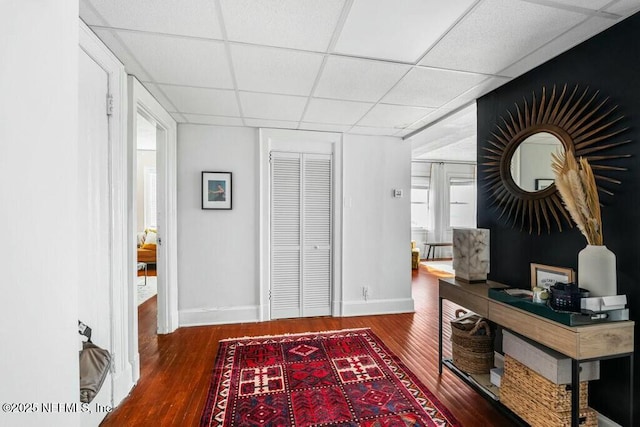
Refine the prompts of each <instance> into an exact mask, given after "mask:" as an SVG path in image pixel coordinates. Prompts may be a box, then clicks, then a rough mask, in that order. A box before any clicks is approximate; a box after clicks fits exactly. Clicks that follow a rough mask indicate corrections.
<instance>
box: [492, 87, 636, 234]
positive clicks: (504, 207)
mask: <svg viewBox="0 0 640 427" xmlns="http://www.w3.org/2000/svg"><path fill="white" fill-rule="evenodd" d="M557 92H560V93H557ZM598 93H599V91H596V92H595V93H593V94H592V95H590V94H589V88H586V89H584V90H582V89H579V88H578V86H575V87H574V88H573V90H571V89H569V90H567V85H566V84H565V85H564V87H563V88H562V90H561V91H556V87H555V85H554V86H553V88H552V90H551V93H550V94H547V90H546V88H545V87H543V88H542V92H541V94H540V99H539V101H538V99H537V98H536V94H535V92H534V93H533V96H532V99H531V102H530V103H529V101H528V100H527V99H526V98H525V99H524V104H523V105H522V106H520V105H518V104H517V103H516V104H515V107H516V111H515V114H513V113H512V112H511V111H508V118H505V117H501V121H502V124H498V125H497V126H496V128H497V130H496V131H494V132H491V135H492V138H491V139H489V140H488V143H489V146H487V147H485V148H484V149H485V150H486V154H485V155H484V159H485V162H484V163H483V164H482V165H483V167H484V170H485V180H486V183H485V187H486V190H487V191H488V194H489V196H490V198H491V199H493V200H492V203H491V205H492V206H497V208H498V210H499V211H500V217H499V218H502V217H503V216H505V215H506V218H507V221H509V222H511V226H512V227H514V226H516V224H520V229H521V230H525V229H527V228H528V231H529V234H531V233H533V231H534V230H536V231H537V233H538V234H540V232H541V230H543V229H544V228H546V230H547V232H549V233H550V232H551V229H552V224H556V225H557V228H558V230H560V231H562V222H563V219H564V221H566V222H567V223H568V224H569V226H572V225H571V224H572V223H571V220H570V217H569V214H568V213H567V211H566V209H565V208H564V206H563V204H562V200H561V198H560V194H559V193H558V191H557V189H556V186H555V185H554V184H551V185H549V186H547V187H546V188H541V189H539V190H537V189H535V188H529V187H527V186H523V185H520V184H519V183H516V181H515V180H514V177H513V167H514V166H513V163H512V162H513V160H514V153H516V152H517V150H518V149H519V148H520V147H521V146H523V143H524V142H525V140H528V139H531V138H533V137H539V136H540V135H544V136H545V137H547V138H551V139H556V140H557V141H556V144H557V147H561V148H562V149H564V150H570V151H572V152H573V153H574V154H575V156H576V157H577V158H579V157H584V158H586V159H587V160H588V161H589V163H590V164H591V167H592V169H593V171H594V173H595V177H596V183H597V186H598V190H599V191H601V192H603V193H605V194H609V195H613V192H611V191H610V190H608V189H607V188H605V187H603V186H602V184H603V183H604V184H605V185H607V184H620V181H619V180H617V179H615V178H613V177H610V176H606V175H607V173H609V172H612V171H625V170H626V168H623V167H619V166H612V165H610V164H606V163H607V162H609V161H611V160H614V159H621V158H626V157H630V155H629V154H609V155H605V154H602V153H601V152H602V151H604V150H608V149H610V148H614V147H617V146H620V145H623V144H626V143H628V142H630V140H620V141H615V140H614V138H615V137H617V136H618V135H619V134H620V133H622V132H624V131H626V130H627V129H628V128H622V129H616V126H614V125H616V123H618V122H619V121H620V120H621V119H623V118H624V116H618V117H613V116H614V115H615V114H614V113H615V111H616V109H617V106H613V107H609V106H607V105H606V104H607V101H608V100H609V98H605V99H604V100H602V101H599V100H597V97H598ZM545 134H546V135H545ZM602 162H604V163H605V164H602ZM521 163H522V161H521ZM550 165H551V158H549V166H550Z"/></svg>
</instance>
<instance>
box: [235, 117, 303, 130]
mask: <svg viewBox="0 0 640 427" xmlns="http://www.w3.org/2000/svg"><path fill="white" fill-rule="evenodd" d="M245 123H246V124H247V126H249V127H254V128H276V129H297V128H298V122H292V121H286V120H263V119H245Z"/></svg>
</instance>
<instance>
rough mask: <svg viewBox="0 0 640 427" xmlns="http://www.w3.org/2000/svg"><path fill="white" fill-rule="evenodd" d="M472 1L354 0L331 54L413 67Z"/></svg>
mask: <svg viewBox="0 0 640 427" xmlns="http://www.w3.org/2000/svg"><path fill="white" fill-rule="evenodd" d="M474 1H475V0H449V1H447V2H436V1H424V0H403V1H388V0H354V2H353V5H352V6H351V10H350V12H349V16H348V17H347V20H346V22H345V25H344V28H343V29H342V32H341V33H340V37H339V39H338V42H337V44H336V47H335V51H336V52H339V53H345V54H350V55H358V56H365V57H370V58H381V59H390V60H394V61H403V62H408V63H412V64H413V63H415V62H416V61H417V60H418V59H420V57H421V56H422V54H423V53H424V52H425V51H426V50H427V49H428V48H429V47H430V46H431V45H432V44H433V43H435V42H436V41H437V40H438V39H439V38H440V37H441V36H442V34H444V33H445V32H446V30H447V29H448V28H449V27H450V26H451V25H453V23H454V22H455V21H456V20H457V19H459V17H460V16H461V15H463V14H464V12H465V11H466V10H467V9H468V8H469V7H470V6H471V5H472V4H473V3H474Z"/></svg>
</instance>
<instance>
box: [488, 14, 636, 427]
mask: <svg viewBox="0 0 640 427" xmlns="http://www.w3.org/2000/svg"><path fill="white" fill-rule="evenodd" d="M565 83H567V84H568V85H569V87H571V88H573V86H575V85H576V84H578V85H579V86H580V87H581V88H586V87H589V88H590V93H593V91H595V90H599V91H600V96H599V99H603V98H604V97H606V96H608V97H610V101H609V103H608V105H609V106H613V105H618V106H619V107H618V115H624V116H625V119H624V120H623V121H622V122H621V123H620V126H622V127H629V128H630V129H629V130H628V131H626V132H625V133H624V134H623V135H622V136H620V137H616V138H615V140H623V139H631V140H632V142H631V143H629V144H625V145H623V146H621V147H618V148H615V149H612V150H609V151H608V152H607V153H627V154H632V157H631V158H629V159H624V160H616V161H615V162H612V163H610V164H615V165H617V166H623V167H627V168H629V170H628V171H626V172H617V173H614V174H608V175H609V176H612V177H615V178H618V179H620V180H622V184H621V185H613V184H610V185H607V186H606V187H607V188H608V189H609V190H611V191H613V192H614V193H615V196H614V197H609V196H603V195H601V202H602V203H603V204H604V205H605V207H604V208H603V210H602V216H603V228H604V242H605V245H607V247H608V248H609V249H611V250H612V251H613V252H614V253H615V254H616V257H617V268H618V293H620V294H626V295H627V298H628V307H629V308H630V316H631V319H632V320H635V321H638V320H640V13H639V14H636V15H634V16H632V17H630V18H627V19H626V20H624V21H622V22H620V23H618V24H616V25H615V26H613V27H611V28H610V29H608V30H607V31H605V32H603V33H601V34H599V35H597V36H596V37H594V38H592V39H589V40H587V41H586V42H584V43H582V44H580V45H579V46H577V47H575V48H573V49H571V50H569V51H567V52H565V53H564V54H562V55H560V56H558V57H556V58H554V59H553V60H551V61H549V62H547V63H545V64H543V65H541V66H539V67H537V68H535V69H534V70H532V71H530V72H528V73H527V74H525V75H523V76H521V77H519V78H517V79H515V80H513V81H511V82H509V83H508V84H506V85H504V86H502V87H500V88H499V89H497V90H495V91H493V92H491V93H489V94H488V95H486V96H484V97H482V98H480V99H479V100H478V113H477V114H478V165H479V167H478V184H479V186H478V227H480V228H489V229H490V230H491V273H490V275H489V277H490V279H492V280H496V281H498V282H502V283H506V284H509V285H512V286H517V287H521V288H529V286H530V285H529V283H530V278H529V277H530V273H529V271H530V270H529V266H530V263H532V262H536V263H541V264H549V265H556V266H563V267H572V268H574V269H576V270H577V255H578V252H579V251H580V250H581V249H582V248H583V247H584V246H585V245H586V240H585V239H584V237H583V236H582V234H580V232H579V231H578V230H577V229H576V228H575V227H574V228H569V225H568V224H567V223H563V231H562V232H559V231H558V230H557V229H554V230H552V231H551V233H550V234H547V232H546V230H545V231H543V232H542V234H541V235H540V236H538V235H536V234H533V235H529V233H528V230H525V231H520V227H519V225H516V226H515V227H514V228H512V227H511V223H509V222H507V220H505V218H504V217H503V218H500V219H498V216H499V215H500V212H499V211H498V210H496V208H495V207H489V205H490V203H491V201H492V200H491V199H489V197H488V195H487V193H486V192H484V191H483V188H482V184H483V183H484V177H485V175H486V174H485V172H484V170H483V167H482V163H483V161H484V160H483V156H484V154H485V153H486V152H485V150H483V147H486V146H488V144H487V140H488V139H490V137H491V132H492V131H494V130H495V129H496V127H495V126H496V124H498V123H501V121H500V117H501V116H505V117H506V116H507V115H508V113H507V110H511V111H513V112H515V107H514V104H515V103H518V104H519V105H520V106H522V105H523V97H526V98H527V100H528V102H530V101H531V94H532V92H536V94H537V98H538V99H539V94H540V91H541V88H542V86H546V87H547V89H548V90H549V89H550V88H551V87H552V86H553V85H556V86H558V87H560V88H561V87H562V86H563V85H564V84H565ZM548 93H549V92H548ZM639 331H640V324H638V325H636V336H635V343H636V345H635V352H636V354H640V346H639V344H640V339H639V334H638V332H639ZM636 360H640V359H637V358H636ZM601 368H602V369H601V373H602V375H601V376H602V379H601V380H599V381H596V382H593V383H592V384H591V387H590V402H591V406H592V407H594V409H596V410H600V411H601V412H602V413H603V414H604V415H606V416H608V417H609V418H611V419H613V420H614V421H616V422H618V423H620V424H623V425H625V424H626V423H627V422H626V421H625V420H626V419H627V408H628V405H629V397H628V396H629V394H628V386H627V384H628V373H629V369H628V368H629V367H628V363H627V362H626V361H625V360H623V359H614V360H610V361H605V362H603V363H602V364H601ZM635 372H636V374H635V375H634V377H635V387H634V388H635V393H634V395H635V396H634V397H635V398H634V400H635V405H634V406H636V407H639V406H640V375H638V374H640V369H636V370H635ZM634 418H635V422H636V424H638V425H640V411H636V414H635V416H634Z"/></svg>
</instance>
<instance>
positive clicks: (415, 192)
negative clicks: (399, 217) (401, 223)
mask: <svg viewBox="0 0 640 427" xmlns="http://www.w3.org/2000/svg"><path fill="white" fill-rule="evenodd" d="M412 181H413V184H412V186H411V227H412V228H427V225H428V222H429V178H427V177H413V179H412Z"/></svg>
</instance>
